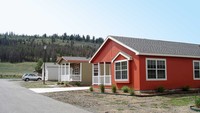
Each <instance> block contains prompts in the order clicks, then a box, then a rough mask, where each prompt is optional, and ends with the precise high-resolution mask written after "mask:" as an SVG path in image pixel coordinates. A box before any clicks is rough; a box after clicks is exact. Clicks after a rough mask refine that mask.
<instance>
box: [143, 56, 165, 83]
mask: <svg viewBox="0 0 200 113" xmlns="http://www.w3.org/2000/svg"><path fill="white" fill-rule="evenodd" d="M146 69H147V70H146V73H147V80H166V60H165V59H147V60H146Z"/></svg>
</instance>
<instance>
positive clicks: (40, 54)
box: [0, 32, 103, 63]
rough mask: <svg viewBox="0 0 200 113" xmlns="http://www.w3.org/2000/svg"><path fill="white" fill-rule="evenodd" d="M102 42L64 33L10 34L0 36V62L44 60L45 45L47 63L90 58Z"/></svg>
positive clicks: (100, 39)
mask: <svg viewBox="0 0 200 113" xmlns="http://www.w3.org/2000/svg"><path fill="white" fill-rule="evenodd" d="M102 42H103V39H102V38H95V37H94V36H93V37H90V36H89V35H86V36H84V35H83V36H80V35H78V34H77V35H67V34H66V33H64V34H63V35H61V36H59V35H57V34H53V35H51V36H47V35H46V34H44V35H42V36H39V35H34V36H30V35H17V34H14V33H13V32H10V33H5V34H0V61H1V62H12V63H14V62H24V61H37V60H38V59H40V58H44V49H43V47H44V45H47V55H46V56H47V57H46V60H47V61H56V58H57V57H58V56H83V57H91V56H92V55H93V54H94V52H95V51H96V50H97V48H98V47H99V46H100V45H101V43H102Z"/></svg>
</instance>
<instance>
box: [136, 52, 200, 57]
mask: <svg viewBox="0 0 200 113" xmlns="http://www.w3.org/2000/svg"><path fill="white" fill-rule="evenodd" d="M138 55H146V56H165V57H182V58H200V56H189V55H172V54H156V53H139V54H138Z"/></svg>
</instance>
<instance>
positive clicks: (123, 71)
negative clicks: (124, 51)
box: [115, 61, 128, 80]
mask: <svg viewBox="0 0 200 113" xmlns="http://www.w3.org/2000/svg"><path fill="white" fill-rule="evenodd" d="M115 80H128V61H117V62H115Z"/></svg>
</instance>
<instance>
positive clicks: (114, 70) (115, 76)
mask: <svg viewBox="0 0 200 113" xmlns="http://www.w3.org/2000/svg"><path fill="white" fill-rule="evenodd" d="M125 61H126V62H127V79H116V65H115V64H116V63H119V62H120V63H121V62H125ZM114 68H115V70H114V72H115V81H128V80H129V60H118V61H115V62H114ZM120 70H121V69H120Z"/></svg>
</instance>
